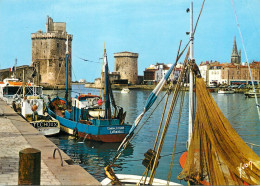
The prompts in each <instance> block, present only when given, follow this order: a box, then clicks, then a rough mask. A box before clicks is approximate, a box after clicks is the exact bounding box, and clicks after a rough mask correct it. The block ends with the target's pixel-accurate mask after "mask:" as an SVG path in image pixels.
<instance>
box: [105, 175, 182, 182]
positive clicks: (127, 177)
mask: <svg viewBox="0 0 260 186" xmlns="http://www.w3.org/2000/svg"><path fill="white" fill-rule="evenodd" d="M116 176H117V178H118V179H119V181H120V182H121V183H122V184H123V185H133V184H135V185H136V184H137V183H139V181H140V179H141V178H142V176H137V175H129V174H116ZM149 180H150V178H149V177H148V178H147V180H146V183H145V184H147V185H148V183H149ZM142 184H143V182H141V185H142ZM101 185H111V180H110V179H109V178H105V179H104V180H103V181H102V182H101ZM153 185H167V181H166V180H161V179H157V178H154V180H153ZM169 185H181V184H179V183H174V182H169Z"/></svg>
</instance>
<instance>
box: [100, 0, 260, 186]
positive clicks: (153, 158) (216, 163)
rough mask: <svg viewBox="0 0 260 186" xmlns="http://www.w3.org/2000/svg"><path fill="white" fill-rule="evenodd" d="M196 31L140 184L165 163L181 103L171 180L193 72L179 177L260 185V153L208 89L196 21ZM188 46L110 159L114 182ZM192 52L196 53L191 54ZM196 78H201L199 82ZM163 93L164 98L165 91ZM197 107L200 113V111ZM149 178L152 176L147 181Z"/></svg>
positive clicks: (194, 181)
mask: <svg viewBox="0 0 260 186" xmlns="http://www.w3.org/2000/svg"><path fill="white" fill-rule="evenodd" d="M203 5H204V1H203V4H202V8H203ZM202 8H201V12H202ZM190 11H191V20H192V17H193V15H192V14H193V3H191V9H190ZM201 12H200V14H201ZM199 17H200V15H199V16H198V19H199ZM197 23H198V20H197ZM196 26H197V25H196ZM196 26H195V28H196ZM194 30H196V29H194ZM190 34H191V37H190V41H189V43H188V44H190V47H189V49H188V51H187V54H186V57H185V60H184V62H183V69H182V70H181V72H180V75H179V77H178V80H177V83H176V85H175V87H174V89H173V88H172V89H171V88H170V87H171V86H170V87H169V90H168V91H167V92H168V93H165V96H166V98H165V105H164V111H163V113H162V117H161V120H160V123H158V132H157V135H156V138H155V142H154V146H153V147H152V148H150V149H148V150H147V152H146V153H144V156H145V158H144V160H143V162H142V164H143V165H144V166H145V171H144V173H143V175H142V176H140V177H139V180H138V181H137V182H136V184H138V185H139V184H141V183H148V184H149V185H153V184H155V183H154V180H155V178H154V177H155V172H156V169H157V167H158V166H159V159H160V158H161V152H162V148H163V145H164V141H165V136H166V134H167V131H168V129H169V126H170V124H172V123H170V121H171V119H172V115H173V111H174V109H175V108H176V107H177V103H178V104H179V117H178V119H177V120H175V121H174V122H173V123H175V124H176V125H177V126H176V130H177V131H176V136H175V138H174V139H173V140H174V141H173V144H174V146H173V150H172V158H171V162H170V163H169V172H168V179H167V184H169V183H170V180H171V175H172V169H173V164H174V157H175V149H176V143H177V138H178V131H179V126H180V119H181V113H182V110H183V105H184V104H183V103H184V95H185V94H184V92H183V91H180V90H181V88H182V87H183V85H184V81H185V80H186V79H187V78H185V77H187V76H188V74H189V77H190V79H189V127H188V141H187V148H188V150H187V152H184V153H183V155H182V156H181V158H180V164H181V166H182V168H183V170H182V172H181V173H180V174H179V176H178V177H177V178H178V179H179V180H185V181H187V182H188V184H195V185H201V184H205V185H242V184H252V185H259V184H260V164H259V162H260V158H259V156H258V155H257V154H256V153H255V152H254V151H253V150H252V149H251V148H250V147H249V146H247V144H246V143H245V142H244V141H243V140H242V138H241V137H240V136H239V135H238V134H237V133H236V131H235V130H234V129H233V128H232V126H231V125H230V123H229V122H228V120H227V119H226V118H225V116H224V114H223V113H222V112H221V110H220V109H219V107H218V105H217V104H216V103H215V101H214V99H213V97H212V96H211V94H210V92H209V91H208V90H207V88H206V84H205V82H204V80H203V78H202V77H201V75H200V72H199V69H198V67H197V65H196V64H195V60H194V59H193V39H194V34H195V31H193V26H192V21H191V32H190ZM188 44H187V45H188ZM187 45H186V46H187ZM179 48H180V47H179ZM185 48H186V47H185ZM185 48H184V50H185ZM184 50H183V51H184ZM183 51H182V52H181V53H180V54H179V52H178V55H177V58H176V62H175V64H174V65H173V66H172V67H171V68H170V69H169V71H168V72H167V74H166V75H165V76H164V78H163V79H162V80H161V81H160V82H159V84H158V85H157V86H156V87H155V89H154V90H153V92H152V93H151V94H150V96H149V97H148V99H147V102H146V105H145V108H144V111H143V112H142V113H141V114H140V115H139V116H138V117H137V119H136V120H135V122H134V125H133V127H132V128H131V130H130V132H129V135H128V136H127V137H126V138H125V139H124V140H123V142H122V143H121V144H120V146H119V148H118V150H117V152H116V154H115V156H114V158H113V160H112V161H111V162H110V164H109V165H107V166H106V167H105V174H106V175H107V177H108V178H109V179H110V180H111V181H110V182H109V184H120V178H119V177H120V175H119V174H115V172H114V170H113V168H112V167H116V166H118V165H116V160H117V159H118V158H119V157H120V155H121V154H122V152H123V151H124V149H125V148H126V146H127V145H128V144H129V143H130V142H131V140H132V139H133V138H134V137H135V136H136V134H137V133H138V132H140V130H141V128H142V126H141V127H140V126H139V128H140V130H137V131H135V129H136V128H137V127H138V125H139V123H140V121H141V119H142V118H143V116H144V115H145V113H146V112H147V111H148V110H149V109H150V108H151V107H152V105H153V103H154V102H155V100H156V99H157V98H158V95H159V93H160V91H161V90H162V88H163V86H164V85H165V82H166V81H167V79H168V77H169V76H170V74H171V73H172V70H173V69H174V66H175V65H176V63H177V62H178V59H179V58H180V56H181V54H182V53H183ZM189 55H190V59H188V58H189ZM194 79H195V83H194V82H193V80H194ZM194 84H195V85H196V103H197V105H196V106H195V105H194V104H193V103H194V92H193V88H194ZM170 92H172V96H171V101H169V100H168V99H169V93H170ZM162 98H164V96H163V97H162ZM178 98H179V100H180V101H179V102H177V100H178ZM159 102H161V101H159ZM167 104H170V105H167ZM156 108H157V107H156ZM156 108H154V109H156ZM166 108H167V109H166ZM166 110H167V111H166ZM153 112H154V111H153ZM194 112H195V113H196V114H195V117H194ZM144 124H145V123H143V125H144ZM134 131H135V132H134ZM148 148H149V147H148ZM164 168H165V167H164ZM149 173H150V175H149ZM130 177H131V176H130ZM137 177H138V176H135V178H137ZM147 180H149V181H148V182H147ZM122 184H124V183H122Z"/></svg>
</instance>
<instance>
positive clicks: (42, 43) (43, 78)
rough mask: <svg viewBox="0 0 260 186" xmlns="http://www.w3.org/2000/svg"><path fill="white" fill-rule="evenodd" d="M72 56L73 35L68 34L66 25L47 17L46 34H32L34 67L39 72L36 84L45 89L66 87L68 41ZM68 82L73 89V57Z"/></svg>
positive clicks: (69, 62) (39, 32) (40, 32)
mask: <svg viewBox="0 0 260 186" xmlns="http://www.w3.org/2000/svg"><path fill="white" fill-rule="evenodd" d="M67 38H68V46H69V54H70V56H71V44H72V35H70V34H67V32H66V23H60V22H53V20H52V18H50V17H48V16H47V23H46V33H44V32H42V31H38V32H37V33H33V34H31V39H32V65H33V66H34V67H35V69H36V71H37V75H36V78H35V82H36V83H37V84H40V85H42V86H43V87H45V88H58V89H63V88H65V87H66V41H67ZM68 65H69V66H68V67H69V68H68V81H69V87H70V88H71V57H70V58H69V60H68Z"/></svg>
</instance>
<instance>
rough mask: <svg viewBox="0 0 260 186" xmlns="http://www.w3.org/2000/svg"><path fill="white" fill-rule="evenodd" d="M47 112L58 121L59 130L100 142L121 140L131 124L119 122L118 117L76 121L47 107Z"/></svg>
mask: <svg viewBox="0 0 260 186" xmlns="http://www.w3.org/2000/svg"><path fill="white" fill-rule="evenodd" d="M48 113H49V115H51V116H52V117H54V118H55V119H57V120H58V121H59V122H60V125H61V130H62V131H64V132H65V133H68V134H70V135H74V136H76V137H81V138H84V139H88V140H92V141H100V142H109V143H114V142H121V141H123V139H124V138H125V136H126V135H127V134H128V133H129V131H130V128H131V125H127V124H123V125H120V124H119V120H118V119H111V120H105V119H92V120H90V121H87V122H86V121H85V122H84V123H83V122H77V121H73V120H70V119H67V118H65V117H62V116H60V115H58V114H56V113H54V112H53V111H52V110H51V109H49V107H48Z"/></svg>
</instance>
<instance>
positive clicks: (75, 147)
mask: <svg viewBox="0 0 260 186" xmlns="http://www.w3.org/2000/svg"><path fill="white" fill-rule="evenodd" d="M49 139H50V140H51V141H52V142H53V143H55V144H56V145H57V146H58V147H59V148H60V149H61V150H63V151H64V152H65V153H66V154H68V155H69V156H70V157H71V159H72V160H73V161H74V163H75V164H79V165H80V166H81V167H83V168H84V169H86V170H87V171H88V172H89V173H90V174H92V175H94V177H95V178H96V179H98V180H102V179H103V178H104V167H105V166H106V165H108V164H109V162H110V161H111V157H113V155H114V153H115V152H116V150H117V148H118V146H119V143H101V142H92V141H85V142H84V143H82V139H75V138H74V137H72V136H68V135H65V134H62V135H60V136H59V137H50V138H49ZM131 155H133V146H132V145H129V146H128V147H127V149H126V150H125V151H124V152H123V154H122V158H124V157H126V156H131ZM118 164H119V165H120V166H121V165H124V159H121V160H120V161H119V162H118ZM119 169H122V167H119Z"/></svg>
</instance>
